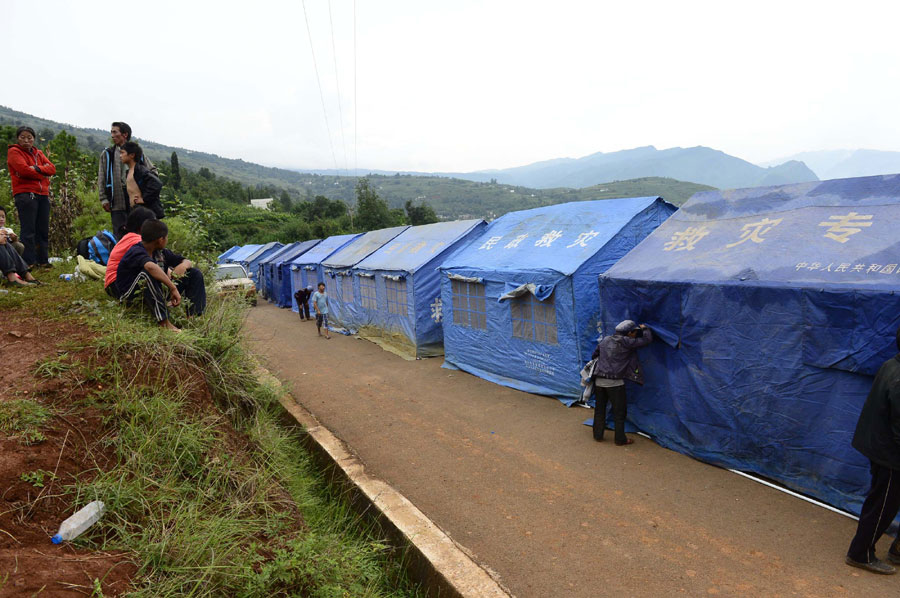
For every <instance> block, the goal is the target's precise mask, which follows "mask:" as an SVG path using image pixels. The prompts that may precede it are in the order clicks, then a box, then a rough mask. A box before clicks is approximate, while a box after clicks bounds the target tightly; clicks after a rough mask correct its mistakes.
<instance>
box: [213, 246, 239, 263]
mask: <svg viewBox="0 0 900 598" xmlns="http://www.w3.org/2000/svg"><path fill="white" fill-rule="evenodd" d="M240 248H241V246H240V245H234V246H233V247H232V248H231V249H229V250H228V251H225V252H223V253H220V254H219V257H217V258H216V263H217V264H224V263H225V262H226V261H227V260H228V256H230V255H231V254H233V253H234V252H235V251H237V250H238V249H240Z"/></svg>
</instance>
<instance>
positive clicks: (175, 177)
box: [172, 152, 181, 191]
mask: <svg viewBox="0 0 900 598" xmlns="http://www.w3.org/2000/svg"><path fill="white" fill-rule="evenodd" d="M172 187H173V188H174V189H175V190H176V191H178V190H179V189H181V168H179V166H178V154H177V153H175V152H172Z"/></svg>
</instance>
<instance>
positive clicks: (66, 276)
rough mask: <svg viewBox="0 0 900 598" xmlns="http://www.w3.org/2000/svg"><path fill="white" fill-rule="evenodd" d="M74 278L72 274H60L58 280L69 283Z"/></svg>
mask: <svg viewBox="0 0 900 598" xmlns="http://www.w3.org/2000/svg"><path fill="white" fill-rule="evenodd" d="M74 276H75V275H74V274H60V275H59V278H60V280H65V281H66V282H71V281H72V278H73V277H74Z"/></svg>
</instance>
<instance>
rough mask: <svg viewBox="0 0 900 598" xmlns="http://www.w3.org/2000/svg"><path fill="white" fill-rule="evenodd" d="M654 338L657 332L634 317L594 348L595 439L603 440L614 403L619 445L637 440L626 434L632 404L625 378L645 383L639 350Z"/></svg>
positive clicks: (620, 325)
mask: <svg viewBox="0 0 900 598" xmlns="http://www.w3.org/2000/svg"><path fill="white" fill-rule="evenodd" d="M652 340H653V333H651V332H650V329H649V328H647V325H646V324H641V325H640V326H638V325H637V324H635V323H634V322H632V321H631V320H625V321H624V322H620V323H619V325H618V326H616V333H615V334H613V335H611V336H607V337H604V338H603V339H602V340H601V341H600V342H599V343H598V344H597V348H596V349H594V355H593V357H592V359H595V360H596V361H595V362H594V369H593V371H592V372H591V374H592V375H593V377H594V426H593V432H594V440H596V441H598V442H599V441H601V440H603V431H604V430H605V429H606V405H607V403H608V402H609V403H612V410H613V420H614V421H615V426H616V428H615V431H616V434H615V442H616V444H617V445H619V446H624V445H628V444H633V443H634V440H633V439H631V438H628V437H627V436H625V417H626V415H627V414H628V404H627V403H626V401H625V380H631V381H632V382H637V383H638V384H643V383H644V374H643V372H641V364H640V362H639V361H638V357H637V350H638V349H639V348H641V347H646V346H647V345H649V344H650V341H652Z"/></svg>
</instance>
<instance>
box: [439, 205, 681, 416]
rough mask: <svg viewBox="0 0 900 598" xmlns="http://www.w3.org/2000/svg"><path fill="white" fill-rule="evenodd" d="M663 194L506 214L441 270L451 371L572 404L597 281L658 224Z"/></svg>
mask: <svg viewBox="0 0 900 598" xmlns="http://www.w3.org/2000/svg"><path fill="white" fill-rule="evenodd" d="M674 211H675V208H674V206H672V205H670V204H668V203H666V202H665V201H663V200H662V198H659V197H638V198H629V199H608V200H602V201H584V202H574V203H567V204H560V205H554V206H548V207H544V208H537V209H533V210H524V211H521V212H511V213H509V214H506V215H504V216H502V217H500V218H498V219H497V220H495V221H494V222H492V223H491V224H490V226H488V227H487V229H486V230H484V231H483V232H482V233H481V235H480V236H479V237H477V238H475V239H474V240H473V241H472V243H470V244H469V245H468V246H466V247H464V248H462V249H460V250H459V251H457V252H456V253H454V254H453V255H452V256H450V257H449V258H448V259H447V260H446V261H445V262H444V264H443V265H442V266H441V271H442V272H443V273H444V276H443V277H442V282H441V289H442V291H441V297H442V303H443V317H444V351H445V355H446V365H447V366H448V367H457V368H460V369H462V370H465V371H467V372H470V373H472V374H475V375H477V376H480V377H482V378H485V379H487V380H490V381H492V382H496V383H498V384H503V385H506V386H511V387H513V388H518V389H520V390H524V391H527V392H534V393H539V394H546V395H552V396H558V397H561V398H566V397H567V398H571V399H575V398H577V397H579V396H580V394H581V390H582V389H581V386H580V377H579V375H578V372H579V370H580V369H581V367H582V366H583V365H584V363H585V362H586V361H587V360H588V359H590V356H591V352H592V351H593V348H594V346H595V343H596V340H597V322H598V320H599V316H600V303H599V296H598V290H597V275H599V274H600V273H601V272H605V271H606V269H607V268H609V267H610V266H611V265H613V264H614V263H615V262H616V261H617V260H618V259H619V258H621V257H622V256H623V255H625V254H626V253H627V252H628V251H629V250H630V249H632V248H633V247H634V246H635V245H637V244H638V243H639V242H640V241H641V240H642V239H643V238H644V237H646V236H647V235H648V234H650V232H652V231H653V230H654V229H655V228H656V227H658V226H659V225H660V223H661V222H663V221H664V220H665V219H666V218H668V216H669V215H670V214H672V212H674Z"/></svg>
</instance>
